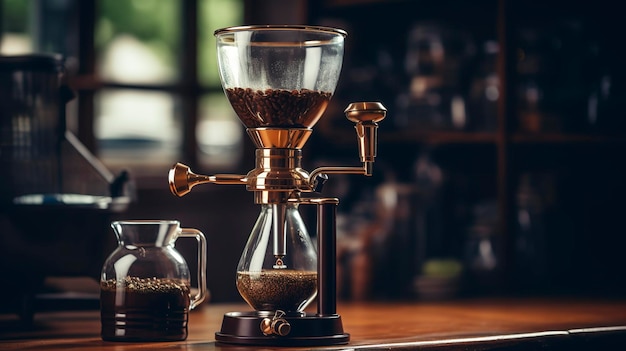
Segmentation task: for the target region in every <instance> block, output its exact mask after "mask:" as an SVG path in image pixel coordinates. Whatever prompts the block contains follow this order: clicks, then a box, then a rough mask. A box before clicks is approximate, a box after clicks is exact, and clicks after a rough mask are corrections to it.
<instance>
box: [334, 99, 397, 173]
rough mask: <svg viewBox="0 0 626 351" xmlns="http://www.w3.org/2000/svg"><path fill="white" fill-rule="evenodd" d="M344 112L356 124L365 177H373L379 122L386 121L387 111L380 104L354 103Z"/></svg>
mask: <svg viewBox="0 0 626 351" xmlns="http://www.w3.org/2000/svg"><path fill="white" fill-rule="evenodd" d="M344 112H345V114H346V118H347V119H348V120H350V121H352V122H354V123H356V125H355V126H354V128H355V129H356V136H357V142H358V144H359V157H360V159H361V162H363V164H364V167H365V175H368V176H369V175H372V163H373V162H374V159H375V158H376V145H377V144H378V131H377V129H378V122H380V121H382V120H383V119H385V116H386V115H387V109H386V108H385V106H383V104H382V103H380V102H353V103H351V104H350V105H348V107H347V108H346V109H345V111H344Z"/></svg>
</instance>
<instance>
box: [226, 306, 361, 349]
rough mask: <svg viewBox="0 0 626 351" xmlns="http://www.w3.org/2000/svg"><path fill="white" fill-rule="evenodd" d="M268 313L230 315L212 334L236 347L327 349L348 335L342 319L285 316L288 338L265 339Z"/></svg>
mask: <svg viewBox="0 0 626 351" xmlns="http://www.w3.org/2000/svg"><path fill="white" fill-rule="evenodd" d="M268 315H269V316H270V317H271V315H272V313H270V314H268V313H267V312H229V313H226V314H225V315H224V319H223V321H222V329H221V330H220V331H219V332H217V333H215V340H216V341H217V342H222V343H228V344H238V345H266V346H267V345H271V346H327V345H344V344H347V343H348V341H350V335H349V334H346V333H344V332H343V324H342V322H341V316H339V315H337V314H335V315H330V316H317V315H316V316H306V315H305V316H284V317H283V318H284V319H285V320H286V321H287V322H289V324H290V325H291V330H290V332H289V334H288V335H285V336H279V335H275V334H272V335H265V334H263V331H262V330H261V323H262V322H263V319H265V318H267V317H268Z"/></svg>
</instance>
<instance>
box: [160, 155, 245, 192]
mask: <svg viewBox="0 0 626 351" xmlns="http://www.w3.org/2000/svg"><path fill="white" fill-rule="evenodd" d="M168 182H169V185H170V191H171V192H172V194H174V195H176V196H179V197H180V196H184V195H187V193H189V192H190V191H191V188H192V187H193V186H195V185H198V184H202V183H215V184H246V182H247V179H246V176H244V175H237V174H216V175H211V176H207V175H201V174H195V173H193V172H192V171H191V169H190V168H189V166H187V165H184V164H182V163H176V164H175V165H174V166H173V167H172V169H170V172H169V175H168Z"/></svg>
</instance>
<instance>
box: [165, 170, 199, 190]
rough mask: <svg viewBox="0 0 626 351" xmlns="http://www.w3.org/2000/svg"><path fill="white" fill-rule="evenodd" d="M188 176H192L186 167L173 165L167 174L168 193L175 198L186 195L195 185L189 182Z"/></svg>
mask: <svg viewBox="0 0 626 351" xmlns="http://www.w3.org/2000/svg"><path fill="white" fill-rule="evenodd" d="M190 174H193V173H192V172H191V170H190V169H189V167H188V166H187V165H184V164H182V163H177V164H175V165H174V166H173V167H172V169H170V172H169V174H168V181H169V185H170V191H171V192H172V194H174V195H176V196H183V195H185V194H187V193H188V192H189V191H190V190H191V187H192V186H194V185H195V184H193V183H191V182H190V181H189V178H190V177H189V176H190Z"/></svg>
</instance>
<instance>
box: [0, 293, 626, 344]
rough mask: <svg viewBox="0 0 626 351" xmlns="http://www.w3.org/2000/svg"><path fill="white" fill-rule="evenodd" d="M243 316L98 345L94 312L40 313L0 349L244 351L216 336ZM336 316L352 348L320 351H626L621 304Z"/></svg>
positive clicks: (216, 313)
mask: <svg viewBox="0 0 626 351" xmlns="http://www.w3.org/2000/svg"><path fill="white" fill-rule="evenodd" d="M248 309H249V308H248V307H247V306H246V305H243V304H237V305H224V304H210V303H209V304H205V305H203V306H202V307H201V308H199V309H197V310H194V311H192V312H191V314H190V319H189V337H188V338H187V340H185V341H179V342H142V343H123V342H105V341H102V339H101V338H100V334H99V333H100V319H99V312H98V311H97V310H96V311H73V312H68V311H64V312H46V313H38V314H36V315H35V322H34V326H33V328H31V329H30V330H20V329H19V328H17V327H15V321H16V320H15V318H13V320H11V317H10V316H1V315H0V328H1V329H0V350H6V349H11V350H88V351H89V350H116V351H117V350H160V349H167V350H192V351H195V350H198V351H200V350H240V349H246V350H247V349H251V347H239V346H229V345H222V344H216V343H215V335H214V334H215V332H216V331H218V330H219V328H220V325H221V321H222V316H223V314H224V313H225V312H228V311H245V310H248ZM338 313H339V314H341V316H342V319H343V325H344V329H345V331H346V332H347V333H349V334H350V335H351V340H350V343H349V344H348V345H344V346H333V347H322V348H320V349H324V350H331V349H332V350H343V349H350V350H354V349H407V350H408V349H424V350H435V349H436V350H535V349H536V350H561V349H563V350H602V349H611V350H626V299H625V300H613V299H611V300H609V299H595V300H594V299H573V298H572V299H570V298H542V299H537V298H533V299H529V298H526V299H520V298H501V299H462V300H456V301H446V302H424V301H415V302H398V303H339V305H338ZM253 349H257V350H263V349H266V350H267V349H276V348H270V347H265V348H263V347H255V348H253ZM281 349H282V350H287V348H281ZM289 349H298V348H289ZM300 349H302V348H300ZM305 349H306V348H305ZM308 349H311V348H308Z"/></svg>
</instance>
